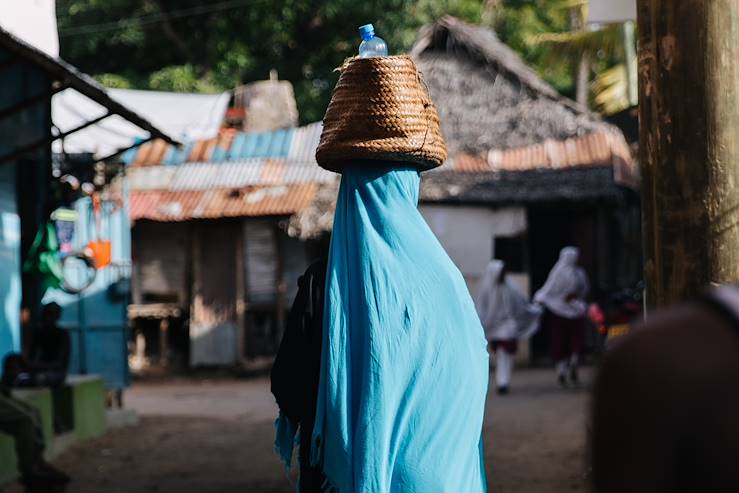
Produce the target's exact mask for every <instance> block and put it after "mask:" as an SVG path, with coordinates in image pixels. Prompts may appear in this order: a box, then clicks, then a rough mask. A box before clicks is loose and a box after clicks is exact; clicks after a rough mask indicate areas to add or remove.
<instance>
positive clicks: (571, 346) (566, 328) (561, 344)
mask: <svg viewBox="0 0 739 493" xmlns="http://www.w3.org/2000/svg"><path fill="white" fill-rule="evenodd" d="M546 318H547V323H548V324H549V326H550V327H551V334H552V359H554V361H561V360H564V359H567V358H569V357H570V356H571V355H572V354H578V355H579V354H582V352H583V350H584V349H585V319H584V318H576V319H571V318H564V317H560V316H559V315H556V314H554V313H552V312H548V313H547V317H546Z"/></svg>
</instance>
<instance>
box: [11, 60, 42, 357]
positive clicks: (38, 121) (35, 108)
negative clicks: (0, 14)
mask: <svg viewBox="0 0 739 493" xmlns="http://www.w3.org/2000/svg"><path fill="white" fill-rule="evenodd" d="M9 58H10V54H9V53H7V52H6V51H5V50H4V49H2V48H0V63H2V62H5V61H7V60H8V59H9ZM49 84H50V83H49V81H48V80H47V79H46V77H45V76H44V74H43V73H42V72H40V71H39V70H38V69H36V68H34V67H32V66H30V65H28V64H27V63H24V62H23V61H19V62H17V63H14V64H11V65H9V66H7V67H4V68H3V70H2V71H0V87H2V90H1V91H0V109H5V108H9V107H11V106H13V105H15V104H17V103H18V102H20V101H23V100H25V99H26V98H28V97H33V96H38V95H39V94H42V93H44V92H46V91H48V90H49ZM49 111H50V109H49V104H48V102H42V103H38V104H35V105H32V106H30V107H27V108H25V109H24V110H22V111H19V112H16V113H14V114H12V115H10V116H7V117H5V118H2V119H0V155H6V154H9V153H11V152H12V151H14V150H15V149H17V148H18V147H20V146H22V145H24V144H28V143H30V142H34V141H37V140H39V139H41V138H43V137H44V136H45V135H48V132H49V121H48V117H49ZM43 152H44V150H43V149H42V150H41V151H39V152H38V153H36V154H34V153H29V154H27V155H26V156H24V161H23V165H31V166H37V165H46V166H50V164H51V163H50V161H48V160H47V161H46V162H43V163H39V162H38V161H33V160H34V159H37V158H38V156H39V155H41V154H43ZM46 156H47V157H48V154H47V155H46ZM18 166H20V164H19V162H18V161H13V160H11V161H5V162H3V163H0V360H1V359H2V358H3V357H4V356H5V355H6V354H7V353H9V352H16V351H19V350H20V343H21V341H20V340H21V335H20V308H21V297H22V291H23V290H22V284H21V218H20V215H19V207H18V198H19V196H18V178H17V174H18ZM0 371H2V369H1V367H0Z"/></svg>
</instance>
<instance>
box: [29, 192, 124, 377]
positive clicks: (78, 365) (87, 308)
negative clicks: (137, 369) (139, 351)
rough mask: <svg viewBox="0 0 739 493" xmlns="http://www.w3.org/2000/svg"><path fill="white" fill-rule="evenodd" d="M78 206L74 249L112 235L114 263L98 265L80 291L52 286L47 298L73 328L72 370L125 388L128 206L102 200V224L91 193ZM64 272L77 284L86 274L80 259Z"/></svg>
mask: <svg viewBox="0 0 739 493" xmlns="http://www.w3.org/2000/svg"><path fill="white" fill-rule="evenodd" d="M75 209H76V211H77V220H76V222H75V232H74V238H73V241H72V243H73V248H74V250H75V251H79V250H82V249H83V248H85V246H86V245H87V244H88V243H89V242H90V241H94V240H96V239H100V240H110V242H111V264H110V265H108V266H107V267H103V268H101V269H98V270H97V272H96V275H95V280H94V281H93V283H92V284H91V285H90V286H89V287H87V288H85V289H84V290H83V291H82V292H81V293H79V294H69V293H67V292H64V291H62V290H61V289H49V290H48V291H46V293H45V295H44V298H43V301H44V303H47V302H50V301H54V302H56V303H59V305H61V306H62V318H61V320H60V326H61V327H62V328H64V329H67V330H69V332H70V335H71V343H72V349H71V361H70V372H71V373H80V374H97V375H100V376H101V377H102V378H103V380H104V381H105V385H106V387H108V388H111V389H121V388H124V387H127V386H128V385H129V384H130V373H129V368H128V317H127V313H126V311H127V307H128V303H129V301H130V288H131V282H130V279H131V233H130V231H131V230H130V224H129V221H128V210H127V208H126V207H125V205H124V206H123V207H121V206H120V204H119V203H117V202H112V201H105V202H103V205H102V210H101V214H100V222H99V224H100V227H99V229H98V227H97V225H96V224H97V221H96V219H95V214H94V211H93V206H92V202H91V200H90V199H88V198H83V199H80V200H78V201H77V202H76V203H75ZM64 276H65V278H67V279H69V280H71V281H72V282H73V284H77V285H79V283H78V281H79V280H81V279H82V278H83V276H84V274H83V268H82V266H81V264H80V263H74V264H72V265H71V266H67V267H65V272H64Z"/></svg>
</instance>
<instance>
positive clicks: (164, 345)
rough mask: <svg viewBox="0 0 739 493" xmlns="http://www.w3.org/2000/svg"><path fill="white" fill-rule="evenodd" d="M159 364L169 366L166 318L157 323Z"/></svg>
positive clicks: (167, 322) (167, 319) (167, 323)
mask: <svg viewBox="0 0 739 493" xmlns="http://www.w3.org/2000/svg"><path fill="white" fill-rule="evenodd" d="M159 364H160V365H161V366H167V365H168V364H169V318H168V317H166V316H165V317H162V319H161V320H160V321H159Z"/></svg>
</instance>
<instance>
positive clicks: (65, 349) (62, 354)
mask: <svg viewBox="0 0 739 493" xmlns="http://www.w3.org/2000/svg"><path fill="white" fill-rule="evenodd" d="M29 353H30V354H29V358H28V360H29V363H30V364H31V365H35V366H38V367H42V368H44V369H46V370H55V371H63V372H66V371H67V367H68V366H69V333H68V332H67V331H66V330H62V329H59V328H56V327H55V328H53V329H40V330H37V331H36V333H35V334H34V335H33V338H32V339H31V347H30V352H29Z"/></svg>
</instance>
